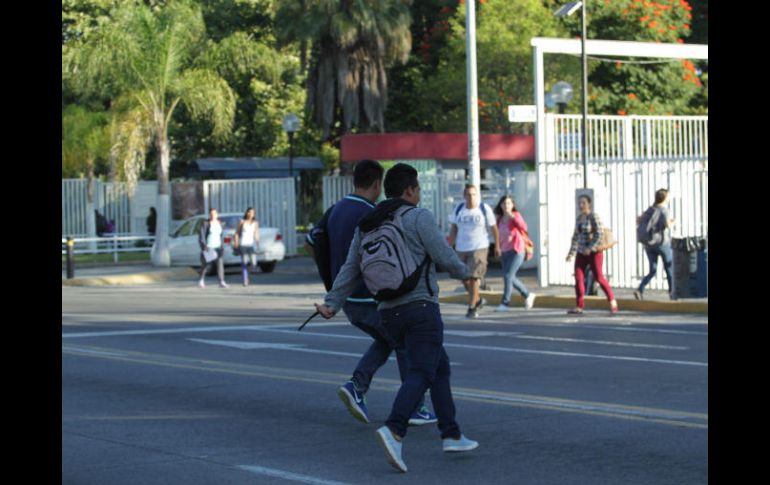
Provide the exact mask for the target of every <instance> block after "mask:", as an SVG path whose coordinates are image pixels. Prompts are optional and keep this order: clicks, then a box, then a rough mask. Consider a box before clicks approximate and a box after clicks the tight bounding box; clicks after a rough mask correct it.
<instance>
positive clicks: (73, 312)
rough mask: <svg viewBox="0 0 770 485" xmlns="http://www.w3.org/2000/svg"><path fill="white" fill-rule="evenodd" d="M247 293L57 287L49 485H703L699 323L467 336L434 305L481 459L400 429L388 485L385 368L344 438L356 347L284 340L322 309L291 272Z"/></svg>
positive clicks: (352, 342) (448, 312)
mask: <svg viewBox="0 0 770 485" xmlns="http://www.w3.org/2000/svg"><path fill="white" fill-rule="evenodd" d="M253 277H254V281H255V283H256V284H255V285H252V286H250V287H248V288H243V287H241V286H235V285H234V284H233V286H231V288H229V289H226V290H222V289H219V288H216V285H215V284H214V283H215V280H214V279H211V280H210V282H211V285H210V286H209V287H207V288H206V289H205V290H201V289H199V288H197V287H195V286H194V282H169V283H163V284H152V285H143V286H134V287H106V286H102V287H63V288H62V478H63V483H64V484H107V483H109V484H114V485H119V484H132V485H134V484H143V485H152V484H188V485H193V484H217V485H218V484H244V483H260V484H262V483H270V484H272V483H275V484H291V483H310V484H340V483H344V484H370V483H377V484H385V483H420V484H423V483H424V484H434V483H435V484H454V483H475V484H498V483H499V484H619V483H622V484H636V483H639V484H669V483H670V484H677V485H682V484H703V483H706V482H707V481H708V478H707V472H708V468H707V458H708V452H707V447H708V402H707V393H708V384H707V380H708V349H707V346H708V322H707V318H706V317H704V316H692V315H650V314H634V313H629V312H625V313H624V314H623V315H622V316H621V317H616V318H611V317H608V316H607V312H588V314H587V315H586V316H584V317H580V318H570V317H569V316H568V315H566V314H565V313H564V311H563V310H556V309H537V308H536V309H534V310H532V311H529V312H525V311H523V310H515V311H513V312H511V313H508V314H497V313H493V312H492V311H491V309H485V310H482V318H481V319H479V320H476V321H469V320H466V319H465V318H464V313H465V308H463V306H461V305H443V306H442V314H443V315H444V320H445V324H446V327H445V347H446V350H447V352H448V353H449V356H450V359H451V361H452V363H453V369H452V372H453V374H452V386H453V393H454V396H455V403H456V406H457V418H458V422H459V423H460V426H461V428H462V430H463V432H464V433H465V434H466V435H467V436H468V437H470V438H472V439H475V440H477V441H479V442H480V447H479V448H478V449H477V450H474V451H472V452H468V453H460V454H444V453H442V451H441V440H440V438H439V432H438V430H437V428H436V426H435V425H427V426H422V427H419V428H410V430H409V433H408V435H407V437H406V439H405V441H404V459H405V461H406V463H407V465H408V466H409V472H408V473H407V474H406V475H403V474H400V473H398V472H396V471H395V470H394V469H392V468H391V467H390V466H389V465H388V464H387V462H386V461H385V458H384V455H383V452H382V451H381V449H380V447H379V445H378V444H377V442H376V440H375V434H374V431H375V430H376V429H377V428H378V427H379V426H381V423H382V421H384V420H385V419H386V417H387V415H388V412H389V409H390V405H391V403H392V401H393V398H394V397H395V393H396V390H397V388H398V380H397V379H398V374H397V369H396V365H395V362H389V363H388V364H386V366H384V367H383V368H382V369H381V370H380V372H379V373H378V374H377V376H376V377H375V380H374V383H373V386H372V389H371V390H370V392H369V393H368V396H367V398H368V404H369V410H370V417H371V418H372V423H371V424H368V425H365V424H362V423H359V422H358V421H355V420H354V419H353V418H352V417H351V416H350V415H349V414H348V412H347V411H346V409H345V408H344V407H343V405H342V403H341V402H340V401H339V399H338V397H337V395H336V390H337V388H338V387H339V386H340V385H341V384H342V383H344V382H345V381H346V380H347V379H348V378H349V377H350V374H351V373H352V370H353V368H354V367H355V364H356V362H357V359H358V357H360V355H361V354H362V353H363V352H364V350H365V349H366V348H367V346H368V344H369V340H368V337H367V336H366V335H364V334H363V333H361V332H360V331H358V330H357V329H355V328H354V327H352V326H351V325H349V324H348V323H347V320H346V319H345V318H344V316H342V315H340V316H337V317H335V318H334V319H332V320H330V321H323V320H320V319H316V320H313V321H312V322H311V323H310V324H308V326H307V327H306V328H305V330H303V331H302V332H297V331H296V328H297V326H299V324H300V323H302V321H304V319H305V318H306V317H307V316H309V314H310V313H311V312H312V311H313V309H312V302H314V301H320V299H321V296H322V294H323V292H322V287H321V285H320V284H319V283H317V282H316V281H315V278H314V277H313V275H312V271H309V270H307V268H299V267H296V266H294V267H292V266H291V265H286V267H285V269H283V270H282V268H280V267H279V269H277V270H276V273H273V274H270V275H268V274H257V275H253ZM230 278H231V277H228V279H230ZM236 281H237V275H236V276H233V277H232V281H231V283H235V282H236ZM450 288H451V285H450ZM445 289H447V285H445ZM451 289H453V288H451ZM405 480H408V482H407V481H405Z"/></svg>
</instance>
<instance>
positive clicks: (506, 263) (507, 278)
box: [502, 251, 529, 305]
mask: <svg viewBox="0 0 770 485" xmlns="http://www.w3.org/2000/svg"><path fill="white" fill-rule="evenodd" d="M502 259H503V301H502V304H503V305H507V304H508V303H510V302H511V293H513V289H514V288H516V291H518V292H519V293H521V296H523V297H524V298H527V297H528V296H529V291H527V287H526V286H524V283H522V282H521V280H519V279H518V278H517V277H516V273H517V272H518V271H519V268H521V265H522V264H523V263H524V251H522V252H520V253H517V252H516V251H506V252H504V253H503V256H502Z"/></svg>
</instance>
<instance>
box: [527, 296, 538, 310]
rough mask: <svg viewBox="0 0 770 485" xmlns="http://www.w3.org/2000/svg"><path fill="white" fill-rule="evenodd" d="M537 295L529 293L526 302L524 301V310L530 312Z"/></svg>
mask: <svg viewBox="0 0 770 485" xmlns="http://www.w3.org/2000/svg"><path fill="white" fill-rule="evenodd" d="M536 296H537V295H536V294H534V293H530V294H529V296H528V297H527V299H526V300H524V308H525V309H527V310H531V309H532V306H533V305H534V304H535V297H536Z"/></svg>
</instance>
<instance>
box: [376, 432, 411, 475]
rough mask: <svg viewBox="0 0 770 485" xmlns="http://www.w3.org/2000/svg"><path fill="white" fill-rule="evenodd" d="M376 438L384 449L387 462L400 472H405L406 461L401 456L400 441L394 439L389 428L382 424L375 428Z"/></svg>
mask: <svg viewBox="0 0 770 485" xmlns="http://www.w3.org/2000/svg"><path fill="white" fill-rule="evenodd" d="M377 439H378V441H379V443H380V445H381V446H382V448H383V449H384V450H385V458H387V460H388V463H390V465H391V466H392V467H393V468H395V469H396V470H398V471H400V472H406V463H404V460H403V459H402V458H401V442H400V441H398V440H396V438H395V436H393V433H392V432H391V431H390V428H388V427H387V426H383V427H381V428H380V429H378V430H377Z"/></svg>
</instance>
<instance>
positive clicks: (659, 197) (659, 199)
mask: <svg viewBox="0 0 770 485" xmlns="http://www.w3.org/2000/svg"><path fill="white" fill-rule="evenodd" d="M666 197H668V189H659V190H658V191H657V192H655V203H656V204H662V203H663V201H664V200H666Z"/></svg>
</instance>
